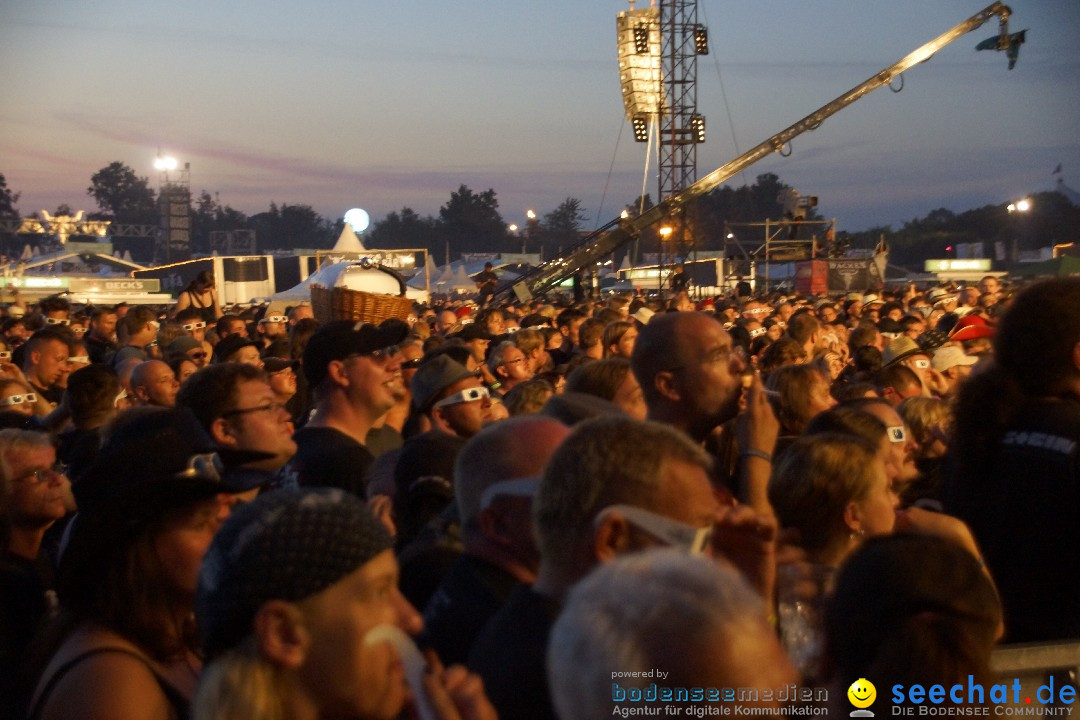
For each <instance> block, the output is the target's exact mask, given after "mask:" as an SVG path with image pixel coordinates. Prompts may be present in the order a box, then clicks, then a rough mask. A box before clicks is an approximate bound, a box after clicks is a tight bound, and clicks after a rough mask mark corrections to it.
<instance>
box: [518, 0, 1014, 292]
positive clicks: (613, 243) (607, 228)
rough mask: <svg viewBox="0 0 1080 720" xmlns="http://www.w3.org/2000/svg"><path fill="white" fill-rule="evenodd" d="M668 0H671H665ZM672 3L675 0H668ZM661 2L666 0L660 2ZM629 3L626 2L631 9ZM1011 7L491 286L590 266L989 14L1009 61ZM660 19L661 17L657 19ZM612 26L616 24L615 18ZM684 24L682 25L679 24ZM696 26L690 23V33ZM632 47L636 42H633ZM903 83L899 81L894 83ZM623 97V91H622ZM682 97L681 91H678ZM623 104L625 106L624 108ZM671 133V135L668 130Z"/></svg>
mask: <svg viewBox="0 0 1080 720" xmlns="http://www.w3.org/2000/svg"><path fill="white" fill-rule="evenodd" d="M667 2H672V0H667ZM674 3H675V4H676V5H677V4H678V0H674ZM664 6H665V7H667V3H665V5H664ZM632 10H633V8H631V11H632ZM1011 14H1012V11H1011V10H1010V9H1009V8H1008V6H1006V5H1004V4H1002V3H1000V2H995V3H993V4H991V5H990V6H988V7H986V8H984V9H983V10H981V11H980V12H978V13H976V14H975V15H972V16H971V17H969V18H968V19H967V20H964V21H963V22H961V23H959V24H957V25H955V26H953V27H952V28H950V29H949V30H947V31H945V32H944V33H942V34H941V35H939V36H938V37H936V38H934V39H933V40H931V41H930V42H927V43H924V44H923V45H921V46H920V47H918V48H916V49H915V50H914V51H912V52H910V53H908V54H907V55H905V56H904V57H902V58H901V59H900V60H898V61H897V62H895V63H893V64H892V65H890V66H888V67H886V68H884V69H883V70H881V71H879V72H877V73H875V74H874V75H872V76H871V77H869V78H867V79H866V80H864V81H863V82H861V83H859V84H858V85H856V86H855V87H853V88H852V89H851V90H848V91H847V92H846V93H844V94H843V95H840V96H839V97H837V98H834V99H833V100H832V101H830V102H828V103H826V104H825V105H823V106H821V107H820V108H818V109H817V110H815V111H814V112H812V113H810V114H809V115H807V116H805V117H803V118H802V119H801V120H799V121H797V122H796V123H795V124H793V125H790V126H788V127H787V128H785V129H784V130H781V131H780V132H778V133H776V134H775V135H773V136H772V137H770V138H768V139H766V140H764V141H763V142H761V143H759V144H758V145H756V146H754V147H753V148H751V149H750V150H748V151H746V152H744V153H743V154H742V155H740V156H739V157H737V158H735V159H734V160H731V161H729V162H727V163H725V164H724V165H721V166H720V167H718V168H716V169H715V170H713V171H712V172H710V173H709V174H708V175H706V176H705V177H703V178H701V179H700V180H696V181H695V182H693V183H692V184H691V185H690V186H689V187H686V188H685V189H683V190H682V191H680V192H678V193H677V194H675V195H672V196H670V197H663V198H661V199H660V202H659V203H658V204H657V205H656V206H654V207H653V208H651V209H650V210H647V211H645V212H644V213H642V214H641V215H639V216H638V217H635V218H629V217H626V218H616V219H614V220H612V221H611V222H609V223H608V224H606V225H604V226H603V227H600V228H598V229H597V230H596V231H594V232H592V233H590V234H589V235H588V236H586V237H585V238H583V239H582V240H581V241H580V242H579V243H578V244H577V245H575V246H573V247H571V248H569V249H568V250H567V252H566V254H564V255H563V256H562V257H558V258H555V259H554V260H549V261H548V262H546V263H544V264H543V265H541V266H539V267H537V268H534V269H533V270H531V271H530V272H527V273H525V274H524V275H522V276H521V277H519V278H517V279H516V280H514V281H512V282H507V283H504V284H503V285H502V286H500V287H499V288H498V289H497V290H496V294H497V295H503V294H509V293H511V292H512V293H514V294H515V295H517V296H518V297H525V296H531V295H536V294H537V293H540V292H543V291H544V290H546V289H547V288H550V287H554V286H556V285H558V284H559V283H561V282H562V281H563V280H565V279H567V278H569V277H573V275H574V273H576V272H577V271H578V270H579V269H581V268H585V267H592V266H594V265H596V264H597V263H598V262H600V261H602V260H604V259H605V258H607V257H608V256H610V255H611V254H612V253H614V252H615V251H616V250H618V249H619V248H620V247H622V246H623V245H625V244H627V243H629V242H631V241H633V240H634V239H636V238H637V237H638V236H639V235H640V234H641V232H642V231H643V230H645V229H646V228H649V227H651V226H653V225H658V224H660V223H661V222H663V221H665V220H668V219H670V218H671V217H673V216H674V215H675V214H677V213H679V212H682V211H683V210H684V208H685V207H686V205H687V204H689V203H691V202H693V201H694V200H696V199H697V198H699V197H701V196H702V195H704V194H705V193H708V192H711V191H712V190H714V189H716V188H717V187H719V186H720V184H721V183H723V182H724V181H725V180H727V179H728V178H730V177H732V176H734V175H736V174H737V173H739V172H741V171H743V170H745V169H746V168H748V167H750V166H751V165H753V164H754V163H756V162H757V161H758V160H761V159H762V158H764V157H766V156H768V155H771V154H772V153H780V154H781V155H783V156H785V157H787V156H788V155H790V154H791V152H792V147H791V141H792V140H794V139H795V138H796V137H798V136H799V135H802V134H803V133H804V132H807V131H810V130H816V129H818V128H820V127H821V124H822V123H823V122H824V121H825V120H826V119H828V118H830V117H832V116H833V115H835V114H836V113H838V112H840V111H841V110H843V109H844V108H846V107H847V106H848V105H851V104H852V103H853V102H856V101H857V100H859V99H861V98H863V97H865V96H866V95H868V94H869V93H871V92H873V91H874V90H877V89H878V88H881V87H885V86H886V85H890V84H891V83H893V82H894V81H895V80H897V79H900V78H901V77H902V74H903V73H904V72H905V71H906V70H908V69H910V68H913V67H915V66H916V65H919V64H921V63H924V62H926V61H927V60H929V59H930V58H931V57H933V56H934V54H935V53H936V52H938V51H939V50H940V49H942V48H943V47H945V46H946V45H949V44H950V43H952V42H954V41H955V40H957V39H958V38H961V37H963V36H964V35H966V34H967V33H969V32H971V31H973V30H975V29H977V28H979V27H981V26H982V25H983V24H984V23H986V22H987V21H989V20H990V19H992V18H995V17H996V18H997V20H998V34H997V35H996V36H995V37H994V38H993V39H992V40H993V42H992V43H991V41H990V40H987V41H984V42H983V43H980V46H981V47H984V48H985V49H992V50H999V51H1005V52H1006V53H1007V54H1008V55H1009V62H1010V65H1011V64H1014V63H1015V54H1016V52H1015V51H1016V47H1017V46H1018V44H1019V42H1021V41H1022V37H1021V35H1022V33H1015V34H1010V33H1009V16H1010V15H1011ZM661 24H663V23H661ZM617 26H619V27H621V24H618V25H617ZM682 29H683V30H686V28H685V27H683V28H682ZM699 29H700V30H703V28H700V27H694V28H690V33H691V35H693V34H694V33H695V32H696V31H698V30H699ZM638 34H639V35H641V36H642V38H643V43H642V46H643V49H644V50H645V51H647V50H648V47H647V45H648V35H647V34H645V33H638ZM698 47H700V49H699V50H698V52H699V53H700V54H705V53H707V52H708V38H707V36H704V35H702V36H701V38H700V40H696V41H695V48H698ZM635 49H636V48H635ZM621 57H622V53H620V58H621ZM900 87H901V88H902V87H903V86H902V85H901V86H900ZM624 97H625V93H624ZM683 97H684V99H687V96H686V94H685V93H684V94H683ZM628 110H629V109H628ZM699 127H700V129H701V131H702V135H701V139H704V137H703V135H704V120H703V119H702V121H701V123H700V126H699ZM672 137H674V136H672Z"/></svg>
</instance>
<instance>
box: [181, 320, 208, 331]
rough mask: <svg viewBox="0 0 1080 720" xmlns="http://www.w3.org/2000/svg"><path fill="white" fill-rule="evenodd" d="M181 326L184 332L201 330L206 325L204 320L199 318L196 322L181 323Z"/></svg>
mask: <svg viewBox="0 0 1080 720" xmlns="http://www.w3.org/2000/svg"><path fill="white" fill-rule="evenodd" d="M181 327H183V328H184V332H191V331H192V330H202V329H203V328H204V327H206V322H205V321H203V320H200V321H198V322H190V323H184V325H182V326H181Z"/></svg>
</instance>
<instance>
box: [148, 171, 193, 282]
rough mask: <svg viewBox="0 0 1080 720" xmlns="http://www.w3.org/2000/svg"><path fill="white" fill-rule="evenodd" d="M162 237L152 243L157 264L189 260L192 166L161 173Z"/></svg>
mask: <svg viewBox="0 0 1080 720" xmlns="http://www.w3.org/2000/svg"><path fill="white" fill-rule="evenodd" d="M158 206H159V208H160V210H161V233H160V234H159V235H158V236H157V239H156V242H155V243H154V261H155V263H157V264H165V263H171V262H176V261H178V260H187V259H188V258H189V257H191V164H190V163H184V165H183V167H182V168H169V169H164V168H163V169H161V175H160V184H159V189H158Z"/></svg>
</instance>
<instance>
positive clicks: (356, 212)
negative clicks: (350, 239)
mask: <svg viewBox="0 0 1080 720" xmlns="http://www.w3.org/2000/svg"><path fill="white" fill-rule="evenodd" d="M345 222H347V223H349V225H351V226H352V229H353V232H355V233H362V232H364V231H365V230H367V228H368V225H370V224H371V218H370V217H368V214H367V212H366V211H364V210H361V209H360V208H353V209H352V210H350V211H348V212H347V213H345Z"/></svg>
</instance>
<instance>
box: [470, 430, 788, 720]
mask: <svg viewBox="0 0 1080 720" xmlns="http://www.w3.org/2000/svg"><path fill="white" fill-rule="evenodd" d="M710 466H711V460H710V458H709V456H708V455H707V454H706V453H705V451H704V450H703V449H702V448H701V447H699V446H698V445H696V444H695V443H693V442H691V441H690V440H689V439H688V438H687V437H686V436H685V435H683V434H682V433H679V432H677V431H675V430H674V429H672V428H670V427H668V426H665V425H661V424H659V423H651V422H640V421H637V420H633V419H630V418H627V417H618V416H609V417H603V418H595V419H592V420H586V421H584V422H582V423H580V424H579V425H577V426H576V427H575V428H574V430H573V432H571V434H570V435H569V436H568V437H567V438H566V439H565V440H563V442H562V443H561V444H560V445H559V447H558V448H557V449H556V450H555V452H554V453H553V454H552V456H551V458H550V460H549V461H548V463H547V464H546V465H545V467H544V472H543V475H542V476H541V478H540V484H539V487H538V489H537V492H536V497H535V498H534V500H533V508H532V517H533V523H534V531H535V534H536V539H537V544H538V546H539V549H540V564H539V570H538V572H537V577H536V581H535V582H534V583H533V585H532V586H531V587H526V586H519V587H518V588H517V589H516V590H514V591H513V592H512V593H511V595H510V597H509V598H508V600H507V602H506V604H505V605H504V606H503V607H502V609H500V610H499V611H498V612H497V613H496V614H495V615H494V616H493V617H492V618H491V620H490V621H489V622H488V623H487V625H486V626H485V627H484V629H483V631H482V632H481V633H480V635H479V636H478V637H477V639H476V641H475V642H474V643H473V646H472V649H471V650H470V652H469V661H468V665H469V668H470V669H471V670H474V671H475V672H476V673H477V674H479V675H480V676H481V677H482V678H483V680H484V688H485V689H486V690H487V693H488V697H489V698H490V700H491V702H492V704H493V705H494V706H495V708H496V710H497V711H498V713H499V716H500V717H512V718H515V719H518V720H530V719H532V718H554V717H555V713H554V710H553V709H552V707H551V700H550V697H551V696H550V693H549V692H548V687H547V674H546V666H547V660H546V657H547V655H546V651H547V644H548V637H549V634H550V630H551V626H552V624H553V623H554V621H555V619H556V617H557V616H558V614H559V612H560V611H561V608H562V605H563V602H564V600H565V597H566V594H567V593H568V592H569V591H570V589H571V588H572V587H574V585H576V584H577V583H578V582H579V581H580V580H581V579H582V578H584V577H585V576H586V575H588V574H589V572H590V571H591V570H592V569H593V568H595V567H596V566H598V565H601V564H605V563H609V562H612V561H614V560H615V559H616V558H618V557H620V556H622V555H626V554H628V553H633V552H638V551H641V550H645V549H647V548H653V547H665V546H666V547H673V548H677V549H679V550H682V551H683V552H687V553H691V552H696V553H700V554H706V555H713V554H716V553H720V552H722V551H723V552H725V555H726V556H727V558H728V559H729V560H731V561H732V562H733V563H734V564H735V565H736V566H737V567H739V568H740V569H741V570H743V572H744V573H746V575H747V579H748V580H749V581H750V582H751V584H752V585H753V586H754V588H755V589H756V590H758V592H759V593H761V594H762V597H768V596H769V595H770V594H771V590H772V573H773V572H774V571H773V569H772V568H773V566H774V563H775V559H774V557H773V550H772V541H773V539H774V537H775V523H774V522H772V521H771V519H770V518H768V517H762V516H759V515H758V514H756V513H754V512H753V511H752V510H750V509H749V508H746V507H743V508H733V509H727V510H725V509H724V508H722V507H721V505H720V504H719V502H718V500H717V498H716V495H715V494H714V492H713V489H712V486H711V483H710V481H709V468H710ZM736 537H737V538H739V540H738V541H734V538H736ZM729 547H740V548H741V551H740V552H739V553H734V552H727V549H728V548H729ZM762 614H763V617H764V609H763V611H762Z"/></svg>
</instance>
